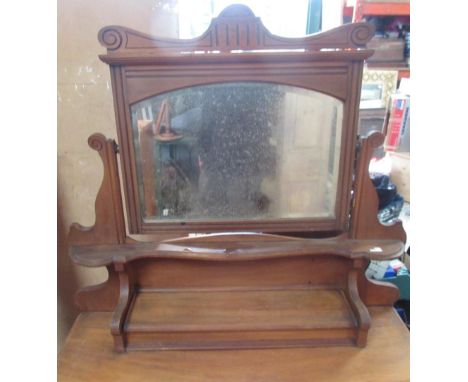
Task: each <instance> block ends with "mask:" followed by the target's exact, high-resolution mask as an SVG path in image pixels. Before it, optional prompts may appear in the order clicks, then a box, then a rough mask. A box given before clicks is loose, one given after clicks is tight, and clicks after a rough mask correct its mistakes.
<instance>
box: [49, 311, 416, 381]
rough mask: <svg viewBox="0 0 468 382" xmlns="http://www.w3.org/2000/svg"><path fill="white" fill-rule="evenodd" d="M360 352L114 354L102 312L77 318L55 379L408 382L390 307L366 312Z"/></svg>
mask: <svg viewBox="0 0 468 382" xmlns="http://www.w3.org/2000/svg"><path fill="white" fill-rule="evenodd" d="M369 312H370V314H371V316H372V322H373V324H372V327H371V329H370V330H369V337H368V344H367V346H366V347H365V348H363V349H360V348H355V347H325V348H304V349H300V348H299V349H264V350H225V351H167V352H132V353H126V354H116V353H115V352H114V351H113V343H112V338H111V336H109V332H108V323H109V321H110V314H109V313H83V314H81V315H80V316H79V318H78V319H77V321H76V322H75V325H74V326H73V328H72V330H71V332H70V334H69V336H68V338H67V340H66V343H65V345H64V347H63V350H62V351H61V353H60V355H59V361H58V380H59V381H60V382H78V381H93V382H107V381H109V382H110V381H112V382H115V381H127V382H137V381H138V382H142V381H145V382H146V381H164V382H195V381H200V382H201V381H203V382H211V381H213V382H214V381H216V382H219V381H223V382H231V381H232V382H234V381H235V382H240V381H248V382H257V381H262V382H275V381H281V382H283V381H291V382H310V381H314V382H320V381H324V382H363V381H371V382H404V381H409V332H408V330H407V329H406V327H405V325H404V324H403V322H402V321H401V320H400V318H399V317H398V315H397V313H396V312H395V311H394V310H393V308H391V307H371V308H369Z"/></svg>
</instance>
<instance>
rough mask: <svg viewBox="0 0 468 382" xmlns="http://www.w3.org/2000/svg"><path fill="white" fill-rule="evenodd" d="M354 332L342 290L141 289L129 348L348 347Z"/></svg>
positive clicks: (128, 327) (130, 328) (129, 332)
mask: <svg viewBox="0 0 468 382" xmlns="http://www.w3.org/2000/svg"><path fill="white" fill-rule="evenodd" d="M356 331H357V320H356V318H355V317H354V314H353V311H352V310H351V308H350V304H349V303H348V301H347V298H346V296H345V293H344V291H342V290H341V289H338V288H336V289H335V288H329V287H328V288H317V287H310V286H296V287H290V288H287V289H282V288H263V289H258V290H241V289H231V290H226V289H224V290H223V289H218V290H216V289H214V290H213V289H209V290H208V289H205V290H203V289H198V290H196V289H195V290H194V289H188V290H183V289H180V290H147V291H140V293H137V294H136V296H135V300H134V302H133V304H132V307H131V311H130V312H129V314H128V318H127V323H126V332H127V349H128V350H147V349H157V350H166V349H191V348H197V349H225V348H230V349H232V348H274V347H279V346H280V345H281V347H284V346H285V344H286V345H289V346H314V345H323V344H334V345H340V344H342V345H350V344H353V343H354V341H355V338H356ZM324 333H327V338H326V340H324ZM285 341H286V342H285Z"/></svg>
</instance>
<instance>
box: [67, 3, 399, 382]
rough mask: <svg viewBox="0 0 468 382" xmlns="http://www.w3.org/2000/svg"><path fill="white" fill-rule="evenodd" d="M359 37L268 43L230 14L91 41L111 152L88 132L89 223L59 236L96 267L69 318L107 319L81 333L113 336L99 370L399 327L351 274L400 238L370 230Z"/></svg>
mask: <svg viewBox="0 0 468 382" xmlns="http://www.w3.org/2000/svg"><path fill="white" fill-rule="evenodd" d="M373 32H374V29H373V27H372V26H371V25H370V24H367V23H355V24H347V25H343V26H341V27H339V28H336V29H334V30H330V31H327V32H323V33H320V34H317V35H312V36H308V37H304V38H283V37H278V36H275V35H272V34H271V33H270V32H268V30H267V29H266V28H265V27H264V26H263V24H262V23H261V21H260V19H259V18H257V17H256V16H255V15H254V14H253V13H252V11H251V10H250V9H249V8H247V7H245V6H241V5H234V6H230V7H228V8H226V9H225V10H224V11H223V12H222V13H221V14H220V15H219V16H218V17H217V18H215V19H213V20H212V23H211V24H210V27H209V28H208V30H207V31H206V32H205V33H204V34H203V35H202V36H200V37H199V38H195V39H192V40H174V39H163V38H157V37H152V36H148V35H145V34H142V33H139V32H136V31H134V30H130V29H127V28H124V27H119V26H110V27H105V28H103V29H102V30H101V31H100V32H99V41H100V43H101V44H102V45H103V46H105V47H106V48H107V54H104V55H102V56H100V58H101V60H102V61H104V62H105V63H107V64H108V65H109V66H110V70H111V77H112V89H113V94H114V105H115V113H116V120H117V131H118V141H119V143H118V144H117V143H116V142H114V141H113V140H108V139H106V138H105V137H104V136H103V135H101V134H94V135H93V136H91V137H90V138H89V145H90V147H91V148H92V149H94V150H96V151H97V152H98V153H99V155H100V156H101V159H102V161H103V164H104V178H103V182H102V185H101V188H100V191H99V193H98V195H97V199H96V206H95V208H96V222H95V225H94V226H93V227H89V228H87V227H82V226H80V225H79V224H76V223H75V224H73V225H72V227H71V230H70V234H69V242H70V245H71V247H70V254H71V257H72V259H73V260H74V261H75V262H76V263H77V264H80V265H83V266H89V267H98V266H105V267H107V270H108V272H109V278H108V280H107V281H106V282H105V283H103V284H101V285H97V286H93V287H88V288H84V289H81V290H80V291H78V292H77V294H76V303H77V304H78V306H79V308H80V309H81V311H83V312H90V313H87V314H88V315H85V316H83V317H84V318H83V317H81V316H80V319H79V320H78V321H77V324H76V325H80V323H79V322H80V320H81V322H82V321H83V320H85V321H86V320H91V321H93V320H94V321H93V322H94V324H93V323H91V321H88V323H91V324H90V325H91V326H92V325H95V324H96V322H100V323H103V322H105V321H100V320H101V319H100V318H99V319H98V318H96V317H98V316H99V315H100V314H101V315H102V314H104V313H99V312H111V319H110V329H109V327H108V326H107V327H106V326H105V325H104V326H102V327H93V328H94V329H92V330H97V332H95V335H96V336H97V337H99V338H101V339H102V340H99V341H108V340H109V339H110V338H111V335H112V338H113V347H114V350H113V351H112V349H110V348H109V346H108V345H105V349H106V350H105V353H106V354H109V357H110V358H112V360H113V361H112V362H114V361H116V360H115V358H113V357H112V356H110V354H111V353H113V352H114V354H115V352H118V353H122V352H126V354H122V355H121V356H119V357H121V358H119V359H120V362H124V363H125V362H138V361H136V358H132V357H166V358H167V357H170V354H178V353H177V351H178V350H198V352H188V353H194V354H195V353H198V354H200V351H201V350H207V349H211V350H212V349H224V350H226V349H259V348H261V349H266V348H276V349H277V350H276V351H280V349H282V348H290V350H292V349H291V348H297V351H304V349H303V348H304V347H306V348H307V347H311V349H309V350H310V351H313V352H315V353H314V354H332V353H330V352H333V351H336V350H329V349H344V348H346V349H349V350H346V351H345V352H359V351H362V352H364V353H362V354H368V353H365V352H366V351H368V352H369V351H371V350H368V349H367V348H368V347H369V346H366V345H368V340H367V338H368V333H369V332H371V331H372V330H373V329H372V327H373V325H374V323H373V314H372V312H374V313H375V312H386V313H385V314H387V315H389V316H388V317H387V316H385V317H386V318H384V319H383V321H382V317H381V316H379V317H380V318H377V320H378V323H379V325H381V324H382V322H384V321H385V320H387V319H388V320H390V321H388V322H391V323H392V325H397V326H398V325H399V324H398V323H397V320H398V318H397V317H396V314H395V313H394V312H393V310H392V308H391V307H392V305H393V303H394V302H395V301H396V300H397V298H398V289H397V288H396V287H395V286H393V285H392V284H387V283H380V282H375V281H372V280H369V279H367V278H366V276H365V274H364V271H365V269H366V267H367V265H368V264H369V261H370V260H387V259H393V258H397V257H399V256H401V255H402V254H403V250H404V244H403V243H404V241H405V233H404V231H403V229H402V226H401V224H400V223H397V224H396V225H393V226H383V225H381V224H380V223H379V222H378V220H377V196H376V193H375V190H374V189H373V186H372V183H371V181H370V179H369V174H368V164H369V161H370V158H371V156H372V152H373V150H374V149H375V148H376V147H378V146H379V145H381V144H382V142H383V137H382V135H381V134H380V133H373V134H371V135H369V136H367V137H357V117H358V106H359V96H360V94H359V93H360V84H361V75H362V68H363V61H364V59H366V58H367V57H369V56H370V55H371V54H372V53H373V52H372V51H371V50H367V49H366V48H365V45H366V43H367V42H368V41H369V40H370V39H371V37H372V35H373ZM118 158H119V160H118ZM120 176H121V177H122V182H121V180H120ZM121 188H123V192H121ZM124 215H125V216H124ZM377 316H378V315H377ZM92 317H94V318H92ZM99 317H104V316H99ZM105 317H110V316H109V313H106V316H105ZM96 319H97V321H96ZM385 322H387V321H385ZM83 325H85V324H83ZM379 325H378V326H379ZM89 328H91V327H89ZM398 328H399V330H400V329H401V330H405V329H402V328H404V325H403V324H402V323H401V328H400V327H398ZM76 330H80V329H77V328H76V327H75V328H74V329H73V330H72V334H71V336H72V337H73V336H74V335H75V336H76V335H77V334H76ZM81 330H82V332H81V334H82V335H84V334H83V333H86V330H87V329H84V327H82V329H81ZM89 330H91V329H89ZM375 330H377V329H375ZM105 331H107V334H106V335H104V334H103V335H101V334H100V333H104V332H105ZM98 332H99V334H96V333H98ZM89 333H91V332H89ZM401 336H403V337H401ZM405 336H406V334H401V335H400V337H401V341H402V343H404V344H406V342H405V340H406V338H407V337H405ZM97 337H96V338H97ZM76 338H77V337H76ZM70 341H72V342H73V339H72V340H70ZM90 341H91V342H92V341H94V340H90ZM106 343H107V342H106ZM406 345H407V344H406ZM66 346H67V345H66ZM80 346H81V345H80ZM92 346H98V345H97V343H95V344H94V345H92ZM99 346H100V345H99ZM371 348H372V346H371ZM83 349H84V348H83ZM83 349H82V350H81V351H83ZM300 349H302V350H300ZM95 350H96V349H95ZM140 350H150V351H151V352H149V353H151V354H160V355H154V356H148V355H133V354H148V352H144V353H141V352H139V351H140ZM164 350H172V351H171V352H165V351H164ZM70 351H71V350H70ZM236 351H239V350H236ZM242 351H243V352H246V353H245V354H247V352H249V351H248V350H242ZM242 351H241V353H242ZM262 351H267V350H262ZM268 351H270V352H272V351H275V350H268ZM295 351H296V350H295ZM343 351H344V350H343ZM374 351H375V350H374ZM66 352H67V347H65V353H66ZM250 352H251V351H250ZM317 352H318V353H317ZM320 352H323V353H320ZM326 352H329V353H326ZM162 353H164V354H169V355H167V356H163V355H161V354H162ZM188 353H187V352H184V353H183V354H188ZM201 353H203V352H201ZM214 353H216V352H214ZM221 353H222V352H221ZM70 354H71V353H70ZM211 354H213V353H211ZM271 354H272V353H271ZM341 354H345V353H341ZM349 354H351V353H349ZM352 354H358V353H352ZM212 356H213V357H216V356H215V355H212ZM63 357H65V359H66V357H67V356H66V355H65V356H63ZM63 357H62V358H63ZM105 357H107V356H105ZM122 357H123V358H122ZM125 357H129V358H125ZM184 357H185V356H184ZM187 357H192V355H191V356H187ZM193 357H197V356H196V355H193ZM210 357H211V356H210ZM330 357H332V356H330ZM110 358H109V359H110ZM124 359H126V361H124ZM141 359H142V358H141ZM132 360H133V361H132ZM103 362H104V361H103ZM106 362H107V361H106ZM109 362H110V361H109ZM404 362H405V360H404V359H403V360H401V362H400V364H402V365H404ZM63 363H64V364H65V365H66V364H67V361H63ZM127 366H128V365H127ZM63 367H65V369H62V370H71V369H66V367H67V366H63ZM68 367H70V365H69V364H68ZM95 367H98V366H97V365H95ZM405 372H406V371H405ZM64 373H65V374H66V371H64ZM137 374H138V373H137ZM166 377H167V375H166ZM103 379H105V378H104V377H103ZM165 380H172V379H170V378H168V379H165ZM174 380H176V379H174ZM350 380H351V379H350ZM375 380H377V379H375Z"/></svg>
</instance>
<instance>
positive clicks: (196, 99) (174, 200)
mask: <svg viewBox="0 0 468 382" xmlns="http://www.w3.org/2000/svg"><path fill="white" fill-rule="evenodd" d="M131 115H132V127H133V134H134V145H135V154H136V165H137V166H136V167H137V180H138V188H139V198H140V209H141V211H142V215H143V219H144V220H145V221H146V222H152V221H162V220H167V221H171V220H172V221H190V220H234V219H236V220H252V219H264V220H265V219H266V220H268V219H281V218H334V216H335V201H336V200H335V199H336V190H337V182H338V175H339V174H338V172H339V162H340V160H339V159H340V143H341V127H342V115H343V104H342V102H341V101H339V100H337V99H335V98H333V97H330V96H327V95H324V94H322V93H318V92H315V91H311V90H306V89H302V88H297V87H291V86H286V85H278V84H271V83H255V82H234V83H220V84H214V85H203V86H196V87H191V88H185V89H181V90H176V91H172V92H169V93H164V94H160V95H157V96H154V97H152V98H149V99H146V100H143V101H141V102H138V103H136V104H134V105H133V106H132V107H131Z"/></svg>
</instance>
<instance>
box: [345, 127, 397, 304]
mask: <svg viewBox="0 0 468 382" xmlns="http://www.w3.org/2000/svg"><path fill="white" fill-rule="evenodd" d="M384 139H385V137H384V136H383V134H382V133H380V132H377V131H373V132H370V133H369V134H368V135H367V136H366V137H364V138H361V140H360V150H359V153H358V157H357V172H356V181H355V188H354V191H355V197H354V205H353V206H352V212H351V216H352V218H351V231H350V236H351V237H352V238H353V239H361V240H369V239H373V240H377V239H382V240H383V239H393V240H400V241H401V242H403V243H405V242H406V233H405V231H404V229H403V225H402V222H401V221H397V222H396V223H395V224H393V225H383V224H382V223H380V222H379V220H378V217H377V213H378V205H379V201H378V196H377V191H376V190H375V187H374V185H373V183H372V180H371V179H370V176H369V163H370V160H371V159H372V155H373V153H374V150H375V149H376V148H378V147H380V146H381V145H382V144H383V142H384ZM359 292H360V295H361V298H362V300H363V301H364V303H365V304H366V305H367V306H375V305H393V304H394V303H395V302H396V301H397V299H398V297H399V295H400V292H399V290H398V288H397V287H396V286H395V285H393V284H391V283H387V282H381V281H376V280H369V279H368V278H367V277H366V276H364V275H362V277H361V278H360V280H359Z"/></svg>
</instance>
